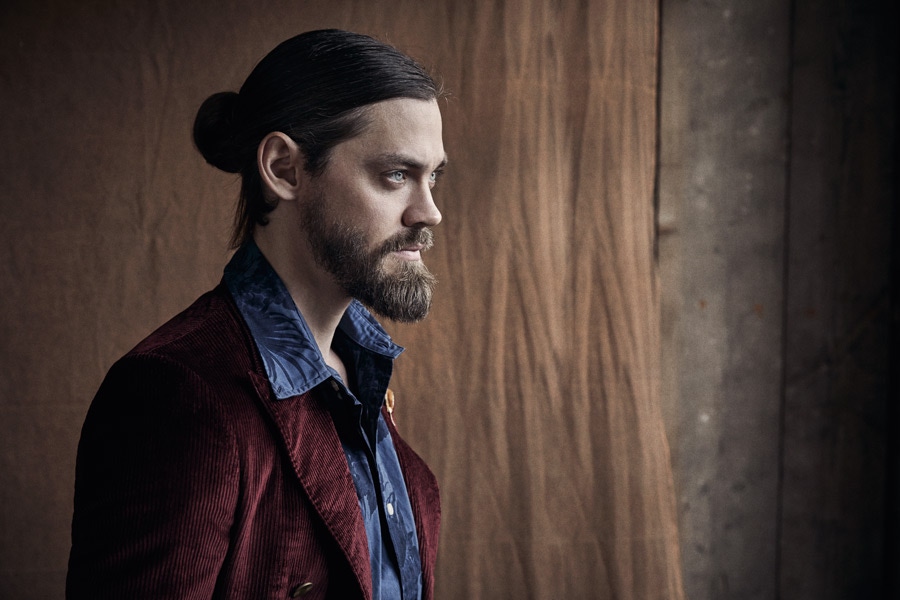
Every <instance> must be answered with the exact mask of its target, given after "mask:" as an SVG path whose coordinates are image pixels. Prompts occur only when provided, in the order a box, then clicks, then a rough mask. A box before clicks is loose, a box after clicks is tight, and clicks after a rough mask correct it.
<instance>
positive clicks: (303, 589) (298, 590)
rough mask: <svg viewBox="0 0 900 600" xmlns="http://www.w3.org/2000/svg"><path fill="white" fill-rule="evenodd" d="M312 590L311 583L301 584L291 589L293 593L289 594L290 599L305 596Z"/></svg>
mask: <svg viewBox="0 0 900 600" xmlns="http://www.w3.org/2000/svg"><path fill="white" fill-rule="evenodd" d="M312 589H313V584H312V582H311V581H307V582H306V583H301V584H300V585H298V586H297V587H295V588H294V589H293V591H292V592H291V598H299V597H300V596H305V595H306V594H308V593H310V592H311V591H312Z"/></svg>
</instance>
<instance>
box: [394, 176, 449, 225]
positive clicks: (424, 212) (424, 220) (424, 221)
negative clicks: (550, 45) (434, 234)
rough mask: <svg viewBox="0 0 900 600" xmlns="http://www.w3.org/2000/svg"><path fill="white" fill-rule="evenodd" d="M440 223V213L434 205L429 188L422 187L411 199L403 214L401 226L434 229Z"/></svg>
mask: <svg viewBox="0 0 900 600" xmlns="http://www.w3.org/2000/svg"><path fill="white" fill-rule="evenodd" d="M440 222H441V211H440V210H438V207H437V205H436V204H435V203H434V196H433V195H432V193H431V188H430V187H428V186H427V185H423V186H422V188H421V189H419V190H418V191H417V192H416V195H415V196H414V197H413V198H411V200H410V204H409V206H408V207H407V209H406V212H405V213H403V224H404V225H405V226H407V227H434V226H435V225H437V224H438V223H440Z"/></svg>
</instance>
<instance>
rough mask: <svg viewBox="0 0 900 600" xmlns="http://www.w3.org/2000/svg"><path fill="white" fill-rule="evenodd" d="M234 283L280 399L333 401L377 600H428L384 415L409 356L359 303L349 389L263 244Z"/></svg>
mask: <svg viewBox="0 0 900 600" xmlns="http://www.w3.org/2000/svg"><path fill="white" fill-rule="evenodd" d="M224 281H225V285H226V286H227V287H228V290H229V291H230V292H231V295H232V296H233V297H234V300H235V303H236V304H237V307H238V310H240V312H241V315H242V316H243V317H244V320H245V321H246V323H247V326H248V327H249V329H250V333H251V334H252V335H253V339H254V341H255V342H256V347H257V348H258V349H259V353H260V356H261V357H262V361H263V364H264V365H265V369H266V374H267V375H268V377H269V382H270V383H271V385H272V389H273V391H274V393H275V396H276V397H277V398H279V399H284V398H289V397H291V396H297V395H299V394H303V393H305V392H307V391H309V390H311V389H313V388H319V389H318V390H317V393H320V394H321V395H322V396H323V397H326V398H328V399H329V408H330V410H331V414H332V418H333V419H334V423H335V427H336V429H337V432H338V436H339V437H340V440H341V445H342V446H343V449H344V453H345V455H346V457H347V464H348V466H349V467H350V473H351V475H352V476H353V482H354V484H355V485H356V493H357V498H358V500H359V507H360V510H361V511H362V517H363V522H364V523H365V527H366V535H367V537H368V543H369V559H370V562H371V565H372V591H373V596H372V597H373V599H375V600H378V599H383V600H394V599H396V598H403V599H404V600H407V599H413V600H418V599H419V598H421V596H422V567H421V563H420V560H419V544H418V539H417V537H416V525H415V521H414V519H413V514H412V508H411V506H410V503H409V496H407V493H406V484H405V482H404V480H403V473H402V472H401V470H400V462H399V460H398V459H397V454H396V451H395V450H394V444H393V442H392V441H391V435H390V432H389V431H388V428H387V425H386V423H385V422H384V417H383V416H382V414H381V406H382V404H383V402H384V397H385V393H386V391H387V386H388V382H389V381H390V378H391V371H392V368H393V360H394V359H395V358H396V357H397V356H398V355H399V354H400V353H401V352H402V351H403V349H402V348H400V347H399V346H397V345H396V344H394V343H393V342H392V341H391V338H390V336H388V334H387V333H386V332H385V331H384V329H382V327H381V325H379V324H378V322H377V321H376V320H375V318H374V317H372V315H371V314H370V313H369V312H368V311H367V310H366V309H365V308H364V307H363V306H362V305H361V304H360V303H359V302H357V301H355V300H354V301H353V302H352V303H351V304H350V307H349V308H348V309H347V311H346V313H344V316H343V318H342V319H341V322H340V324H339V325H338V329H337V331H336V332H335V335H334V341H333V343H332V348H333V349H334V350H335V352H337V354H338V356H340V357H341V360H342V361H343V362H344V365H345V366H346V367H347V373H348V378H349V379H350V380H351V381H347V382H345V381H342V380H341V377H340V375H338V373H337V372H336V371H335V370H333V369H332V368H331V367H329V366H328V365H326V364H325V361H324V359H323V358H322V355H321V353H320V352H319V348H318V346H317V345H316V342H315V339H313V336H312V334H311V333H310V331H309V328H308V327H307V325H306V322H305V321H304V320H303V316H302V315H301V314H300V311H299V310H297V307H296V306H295V305H294V302H293V300H292V299H291V297H290V294H289V293H288V291H287V288H285V286H284V283H282V281H281V279H280V278H279V277H278V275H277V274H276V273H275V271H274V269H272V267H271V265H269V262H268V261H267V260H266V258H265V257H264V256H263V255H262V253H261V252H260V251H259V248H258V247H257V246H256V244H255V243H254V242H252V241H250V242H249V243H247V244H245V245H244V246H243V247H242V248H241V249H240V250H238V251H237V253H235V255H234V257H232V259H231V261H230V262H229V263H228V266H227V267H225V276H224ZM351 389H352V390H355V392H356V393H355V394H354V393H353V392H352V391H351Z"/></svg>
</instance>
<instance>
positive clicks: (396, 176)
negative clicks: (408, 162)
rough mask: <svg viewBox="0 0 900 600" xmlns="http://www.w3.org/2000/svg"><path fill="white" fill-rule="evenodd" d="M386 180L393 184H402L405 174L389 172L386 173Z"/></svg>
mask: <svg viewBox="0 0 900 600" xmlns="http://www.w3.org/2000/svg"><path fill="white" fill-rule="evenodd" d="M388 180H389V181H391V182H393V183H403V182H404V181H406V173H404V172H403V171H391V172H390V173H388Z"/></svg>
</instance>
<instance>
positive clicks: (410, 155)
mask: <svg viewBox="0 0 900 600" xmlns="http://www.w3.org/2000/svg"><path fill="white" fill-rule="evenodd" d="M366 112H367V115H366V121H367V123H366V127H365V128H364V129H363V131H362V132H361V133H360V134H359V135H358V136H356V137H354V138H351V139H349V140H347V141H346V142H344V144H346V145H347V146H349V147H351V148H353V149H354V150H356V151H357V152H362V153H364V154H365V155H366V162H375V161H381V162H385V163H395V164H400V165H404V166H408V167H409V168H414V167H418V168H426V167H427V168H435V167H437V166H440V165H443V164H445V163H446V160H447V157H446V154H445V152H444V145H443V139H442V132H441V128H442V124H441V114H440V109H439V108H438V104H437V102H436V101H434V100H415V99H409V98H397V99H393V100H385V101H383V102H378V103H375V104H371V105H369V107H368V110H367V111H366ZM348 149H350V148H348Z"/></svg>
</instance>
